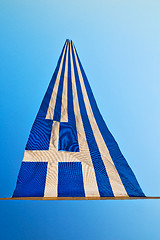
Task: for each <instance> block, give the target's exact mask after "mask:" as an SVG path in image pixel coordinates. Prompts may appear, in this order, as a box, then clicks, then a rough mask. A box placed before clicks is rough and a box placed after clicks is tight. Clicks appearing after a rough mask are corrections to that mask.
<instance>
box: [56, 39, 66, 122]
mask: <svg viewBox="0 0 160 240" xmlns="http://www.w3.org/2000/svg"><path fill="white" fill-rule="evenodd" d="M68 44H69V43H67V47H66V50H65V55H64V60H63V65H62V72H61V76H60V81H59V86H58V92H57V98H56V104H55V109H54V115H53V120H54V121H58V122H60V119H61V106H62V92H63V82H64V73H65V63H66V54H67V48H68ZM55 94H56V93H55Z"/></svg>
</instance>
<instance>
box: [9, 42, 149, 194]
mask: <svg viewBox="0 0 160 240" xmlns="http://www.w3.org/2000/svg"><path fill="white" fill-rule="evenodd" d="M19 197H56V198H60V197H66V198H67V197H76V198H82V197H83V198H88V197H93V198H94V197H97V198H103V197H113V198H114V197H145V195H144V193H143V191H142V189H141V187H140V186H139V183H138V182H137V180H136V177H135V175H134V173H133V171H132V170H131V168H130V167H129V165H128V163H127V161H126V160H125V158H124V156H123V155H122V153H121V151H120V149H119V147H118V145H117V142H116V141H115V139H114V138H113V136H112V134H111V133H110V131H109V130H108V128H107V126H106V124H105V122H104V120H103V118H102V116H101V114H100V112H99V109H98V107H97V104H96V101H95V98H94V96H93V93H92V90H91V88H90V85H89V82H88V80H87V77H86V74H85V72H84V69H83V67H82V64H81V62H80V60H79V57H78V54H77V51H76V49H75V46H74V44H73V42H72V41H69V40H66V42H65V44H64V47H63V49H62V53H61V55H60V58H59V60H58V64H57V67H56V69H55V72H54V74H53V77H52V79H51V82H50V84H49V87H48V89H47V92H46V94H45V96H44V99H43V101H42V104H41V106H40V109H39V111H38V114H37V116H36V119H35V121H34V123H33V126H32V129H31V132H30V135H29V139H28V142H27V145H26V148H25V152H24V158H23V161H22V165H21V168H20V171H19V175H18V179H17V184H16V188H15V191H14V193H13V198H19Z"/></svg>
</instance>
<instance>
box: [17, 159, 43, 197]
mask: <svg viewBox="0 0 160 240" xmlns="http://www.w3.org/2000/svg"><path fill="white" fill-rule="evenodd" d="M46 173H47V162H22V165H21V169H20V172H19V175H18V179H17V185H16V189H15V191H14V193H13V197H43V196H44V189H45V182H46Z"/></svg>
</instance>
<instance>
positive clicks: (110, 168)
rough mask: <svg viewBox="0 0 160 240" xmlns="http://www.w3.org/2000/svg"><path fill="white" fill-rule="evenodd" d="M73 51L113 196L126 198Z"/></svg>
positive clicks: (89, 116) (88, 112)
mask: <svg viewBox="0 0 160 240" xmlns="http://www.w3.org/2000/svg"><path fill="white" fill-rule="evenodd" d="M73 49H74V54H75V60H76V65H77V70H78V75H79V79H80V84H81V88H82V93H83V98H84V102H85V106H86V110H87V115H88V118H89V121H90V124H91V127H92V130H93V133H94V137H95V140H96V142H97V145H98V148H99V151H100V154H101V157H102V160H103V162H104V165H105V168H106V171H107V174H108V177H109V180H110V184H111V187H112V190H113V193H114V195H115V196H121V195H122V196H127V192H126V190H125V188H124V186H123V184H122V181H121V179H120V176H119V174H118V172H117V169H116V168H115V165H114V163H113V161H112V158H111V156H110V154H109V151H108V148H107V146H106V144H105V142H104V139H103V137H102V135H101V133H100V131H99V128H98V126H97V123H96V120H95V118H94V115H93V112H92V108H91V105H90V102H89V99H88V95H87V91H86V88H85V85H84V81H83V77H82V74H81V70H80V67H79V63H78V59H77V55H76V51H75V48H74V45H73Z"/></svg>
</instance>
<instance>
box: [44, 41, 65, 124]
mask: <svg viewBox="0 0 160 240" xmlns="http://www.w3.org/2000/svg"><path fill="white" fill-rule="evenodd" d="M66 45H67V42H66ZM66 45H65V48H64V50H63V55H62V59H61V63H60V67H59V71H58V74H57V78H56V82H55V84H54V88H53V92H52V96H51V99H50V103H49V107H48V110H47V114H46V119H51V120H53V114H54V108H55V104H56V99H57V92H58V86H59V81H60V76H61V72H62V65H63V61H64V54H65V50H66Z"/></svg>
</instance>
